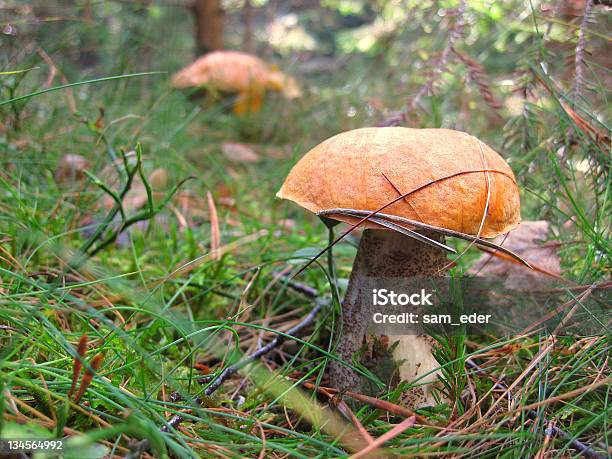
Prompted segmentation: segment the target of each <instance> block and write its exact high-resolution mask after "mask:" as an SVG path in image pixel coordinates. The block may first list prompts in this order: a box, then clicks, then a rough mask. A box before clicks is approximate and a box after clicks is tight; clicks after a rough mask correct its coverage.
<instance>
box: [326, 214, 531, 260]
mask: <svg viewBox="0 0 612 459" xmlns="http://www.w3.org/2000/svg"><path fill="white" fill-rule="evenodd" d="M371 214H372V212H370V211H369V210H356V209H340V208H338V209H328V210H323V211H321V212H318V213H317V215H322V216H330V217H331V216H333V215H347V216H349V217H351V216H352V217H354V218H363V217H366V219H367V220H368V221H372V217H371V216H370V215H371ZM376 215H377V216H378V217H380V218H379V220H388V221H393V222H396V223H400V224H404V225H410V226H414V227H416V228H419V229H424V230H428V231H434V232H437V233H440V234H443V235H445V236H449V237H456V238H459V239H464V240H466V241H470V242H473V243H475V244H477V245H479V246H483V247H487V248H489V249H493V250H495V251H499V252H501V253H504V254H506V255H508V256H509V257H511V258H512V259H514V260H517V261H518V262H519V263H520V264H522V265H525V266H527V267H528V268H531V265H530V264H529V263H527V261H525V260H523V258H521V257H520V256H519V255H518V254H516V253H514V252H512V251H511V250H510V249H507V248H505V247H503V246H501V245H498V244H495V243H494V242H491V241H487V240H486V239H481V238H478V237H475V236H471V235H469V234H465V233H461V232H459V231H454V230H449V229H446V228H441V227H438V226H433V225H428V224H427V223H421V222H418V221H416V220H410V219H408V218H403V217H398V216H397V215H391V214H384V213H382V212H377V213H376ZM374 222H375V223H376V220H375V221H374Z"/></svg>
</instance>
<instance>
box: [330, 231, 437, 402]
mask: <svg viewBox="0 0 612 459" xmlns="http://www.w3.org/2000/svg"><path fill="white" fill-rule="evenodd" d="M420 232H421V233H422V234H424V235H425V236H427V237H429V238H431V239H434V240H436V241H439V242H443V240H444V237H443V236H441V235H439V234H437V233H435V232H432V231H423V230H421V231H420ZM447 264H448V260H447V258H446V255H445V253H444V252H443V251H442V250H441V249H438V248H436V247H433V246H431V245H428V244H424V243H422V242H419V241H417V240H415V239H413V238H411V237H407V236H405V235H403V234H400V233H396V232H394V231H387V230H373V229H366V230H365V231H364V233H363V236H362V238H361V241H360V243H359V248H358V250H357V256H356V258H355V262H354V263H353V270H352V272H351V277H350V280H349V285H348V289H347V292H346V296H345V298H344V301H343V302H342V336H341V339H340V343H339V346H338V348H337V354H338V356H339V357H340V358H342V360H344V361H346V362H351V361H352V358H353V354H354V353H355V352H357V351H358V350H359V348H360V347H361V345H362V343H363V339H364V336H365V330H366V324H367V321H368V318H367V317H366V314H367V311H366V307H365V306H366V305H365V304H363V301H362V299H363V298H369V295H371V292H365V291H364V289H365V288H367V287H366V285H365V282H364V281H365V279H366V278H367V277H369V278H372V277H380V278H391V277H434V276H442V275H444V273H445V268H446V266H447ZM365 295H368V296H367V297H366V296H365ZM398 340H399V341H400V342H399V344H398V346H397V347H396V348H395V349H394V352H393V359H394V360H395V361H402V360H403V361H404V362H403V363H402V364H401V365H400V368H399V373H400V377H401V378H402V379H407V380H413V379H415V378H418V377H419V376H420V375H422V374H425V373H428V372H430V371H431V370H432V369H434V368H436V367H437V366H438V365H437V362H436V360H435V359H434V357H433V354H432V344H431V338H429V337H427V336H392V337H390V342H393V341H398ZM330 379H331V382H332V384H333V385H334V386H336V387H338V388H341V389H348V388H352V387H355V386H357V385H359V382H360V377H359V376H358V375H357V374H356V373H355V372H354V371H353V370H351V369H350V368H348V367H347V366H345V365H343V364H341V363H339V362H336V361H333V362H331V363H330ZM425 380H426V381H427V382H429V381H432V380H434V381H435V380H436V375H435V374H433V373H432V374H431V375H429V376H428V377H426V378H425ZM422 392H423V395H424V396H425V399H427V400H419V402H418V404H419V405H423V402H430V401H431V398H430V397H428V396H427V395H428V394H426V392H427V390H426V389H425V390H423V391H422ZM419 398H420V397H419Z"/></svg>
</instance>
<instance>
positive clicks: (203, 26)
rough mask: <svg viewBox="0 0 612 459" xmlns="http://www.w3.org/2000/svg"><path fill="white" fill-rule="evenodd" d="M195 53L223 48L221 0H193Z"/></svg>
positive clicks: (204, 52) (199, 53)
mask: <svg viewBox="0 0 612 459" xmlns="http://www.w3.org/2000/svg"><path fill="white" fill-rule="evenodd" d="M193 11H194V14H195V25H196V53H197V54H198V55H201V54H206V53H208V52H210V51H215V50H217V49H223V9H222V8H221V0H195V3H194V8H193Z"/></svg>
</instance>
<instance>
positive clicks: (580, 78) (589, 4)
mask: <svg viewBox="0 0 612 459" xmlns="http://www.w3.org/2000/svg"><path fill="white" fill-rule="evenodd" d="M592 9H593V0H586V2H585V4H584V13H583V16H582V23H581V24H580V30H579V32H578V43H577V44H576V57H575V60H574V62H575V65H576V71H575V79H574V88H573V90H572V97H573V99H574V101H576V100H577V99H578V98H579V97H580V95H581V93H582V89H583V88H584V85H585V78H584V53H585V48H586V34H587V24H588V23H589V20H590V18H591V10H592Z"/></svg>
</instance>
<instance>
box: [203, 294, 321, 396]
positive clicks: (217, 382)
mask: <svg viewBox="0 0 612 459" xmlns="http://www.w3.org/2000/svg"><path fill="white" fill-rule="evenodd" d="M325 305H326V303H325V302H324V301H318V302H317V305H316V306H315V307H314V308H313V310H312V311H310V312H309V313H308V315H307V316H306V317H305V318H304V319H303V320H302V321H301V322H299V323H298V324H297V325H295V326H294V327H292V328H290V329H289V330H287V332H286V334H287V335H291V336H293V335H295V334H297V333H298V332H300V331H301V330H302V329H303V328H305V327H307V326H308V325H310V324H311V323H312V322H313V320H314V318H315V316H316V315H317V314H318V313H319V311H320V310H321V309H322V308H323V306H325ZM287 339H288V337H287V336H285V335H278V336H277V337H276V338H274V339H273V340H272V341H270V342H269V343H268V344H266V345H265V346H263V347H260V348H259V349H257V350H256V351H255V352H253V353H252V354H250V355H248V356H246V357H245V358H244V359H242V360H240V361H239V362H236V363H235V364H233V365H230V366H229V367H227V368H226V369H225V370H223V371H222V372H221V373H220V374H219V376H217V377H216V378H215V379H213V380H212V382H211V383H210V384H209V385H208V387H207V388H206V390H204V395H206V396H210V395H212V393H213V392H214V391H216V390H217V389H218V388H219V387H220V386H221V384H223V382H225V380H226V379H228V378H229V377H230V376H231V375H233V374H234V373H236V372H237V371H238V370H240V369H241V368H243V367H245V366H246V365H248V364H249V363H252V362H254V361H255V360H257V359H259V358H260V357H261V356H263V355H265V354H267V353H268V352H270V351H271V350H273V349H275V348H276V347H278V346H279V345H280V344H282V343H283V342H284V341H285V340H287Z"/></svg>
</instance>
